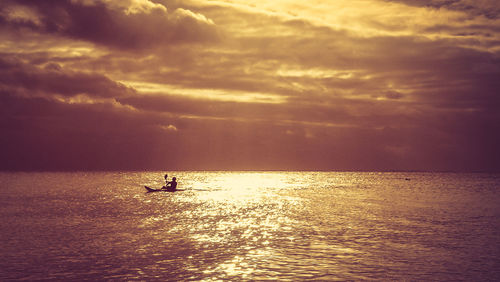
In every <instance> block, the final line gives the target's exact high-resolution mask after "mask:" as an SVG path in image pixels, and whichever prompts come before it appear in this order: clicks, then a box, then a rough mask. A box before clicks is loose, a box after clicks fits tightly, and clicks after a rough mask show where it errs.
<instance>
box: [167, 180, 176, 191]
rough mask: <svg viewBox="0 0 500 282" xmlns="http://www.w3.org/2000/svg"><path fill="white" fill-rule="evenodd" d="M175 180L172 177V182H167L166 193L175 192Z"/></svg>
mask: <svg viewBox="0 0 500 282" xmlns="http://www.w3.org/2000/svg"><path fill="white" fill-rule="evenodd" d="M176 180H177V178H175V177H172V181H170V182H168V184H167V187H166V189H167V190H168V191H175V190H177V181H176Z"/></svg>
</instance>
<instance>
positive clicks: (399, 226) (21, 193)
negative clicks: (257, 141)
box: [0, 172, 500, 281]
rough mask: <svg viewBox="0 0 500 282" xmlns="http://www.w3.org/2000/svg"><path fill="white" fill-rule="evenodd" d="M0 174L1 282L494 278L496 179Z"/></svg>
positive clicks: (499, 179) (497, 265) (499, 191)
mask: <svg viewBox="0 0 500 282" xmlns="http://www.w3.org/2000/svg"><path fill="white" fill-rule="evenodd" d="M169 174H170V176H176V177H177V178H178V181H179V186H178V188H179V189H185V191H179V192H175V193H169V192H156V193H145V191H146V190H145V189H144V188H143V186H144V185H148V186H153V187H160V186H161V185H162V180H163V179H162V177H163V173H162V172H136V173H134V172H116V173H109V172H106V173H104V172H102V173H0V235H1V240H0V250H1V256H0V280H18V279H19V280H39V279H53V280H82V279H89V280H96V279H97V280H106V279H116V280H135V279H138V280H139V279H140V280H149V281H151V280H218V279H228V280H261V279H289V280H304V279H315V280H317V279H322V280H468V281H481V280H483V281H486V280H498V279H499V278H500V259H499V257H500V256H499V255H500V249H499V246H500V220H499V218H500V217H499V215H500V204H499V203H500V197H499V195H500V175H498V174H451V173H339V172H171V173H169Z"/></svg>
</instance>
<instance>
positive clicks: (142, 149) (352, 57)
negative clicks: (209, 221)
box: [0, 0, 500, 171]
mask: <svg viewBox="0 0 500 282" xmlns="http://www.w3.org/2000/svg"><path fill="white" fill-rule="evenodd" d="M0 115H1V119H0V125H1V127H0V128H1V131H2V134H1V136H0V146H1V147H0V159H1V160H2V162H1V166H0V169H2V170H101V169H104V170H122V169H126V170H128V169H131V170H146V169H158V170H174V169H175V170H219V169H224V170H249V169H250V170H251V169H257V170H268V169H273V170H290V169H293V170H378V171H380V170H438V171H500V148H499V145H500V4H499V3H498V0H385V1H384V0H330V1H326V0H324V1H319V0H277V1H263V0H262V1H261V0H256V1H246V0H213V1H211V0H206V1H202V0H183V1H169V0H164V1H163V0H157V1H152V0H151V1H148V0H127V1H123V0H120V1H118V0H102V1H98V0H43V1H40V0H14V1H9V0H2V1H1V2H0Z"/></svg>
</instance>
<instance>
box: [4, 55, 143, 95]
mask: <svg viewBox="0 0 500 282" xmlns="http://www.w3.org/2000/svg"><path fill="white" fill-rule="evenodd" d="M0 89H2V90H3V91H9V92H10V93H14V94H17V95H22V96H45V97H51V96H66V97H71V96H77V95H85V96H88V97H94V98H114V97H120V96H123V95H127V94H130V93H133V92H134V90H133V89H131V88H128V87H126V86H124V85H123V84H120V83H117V82H114V81H112V80H111V79H109V78H107V77H106V76H104V75H101V74H96V73H88V72H78V71H73V70H68V69H65V68H62V67H61V66H60V65H58V64H55V63H46V64H43V65H40V66H37V65H32V64H27V63H24V62H22V61H21V60H19V59H17V58H15V57H7V56H6V57H5V58H3V59H2V58H0Z"/></svg>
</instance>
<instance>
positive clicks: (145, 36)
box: [0, 0, 217, 49]
mask: <svg viewBox="0 0 500 282" xmlns="http://www.w3.org/2000/svg"><path fill="white" fill-rule="evenodd" d="M136 2H139V3H140V2H145V3H147V4H148V5H149V6H145V4H144V5H143V6H138V7H137V8H135V9H134V6H130V7H129V8H128V9H127V7H126V4H127V3H129V1H125V2H121V1H120V2H103V1H90V2H89V1H70V0H47V1H37V0H20V1H10V0H7V1H4V2H3V3H2V4H1V5H0V23H1V24H2V25H6V26H8V27H10V28H12V29H16V30H18V31H22V30H23V29H29V30H32V31H34V32H38V33H42V34H43V33H46V34H56V35H62V36H67V37H71V38H75V39H82V40H87V41H90V42H94V43H97V44H103V45H107V46H112V47H116V48H120V49H143V48H152V47H157V46H159V45H162V44H175V43H183V42H191V43H192V42H207V41H212V40H214V39H215V38H216V37H217V32H216V30H215V25H214V24H213V23H212V22H211V21H210V20H209V19H207V18H205V17H204V16H202V15H199V14H194V13H192V12H190V11H188V10H184V9H180V8H179V9H177V10H175V11H173V12H170V11H167V8H165V7H164V6H162V5H159V4H156V5H155V4H153V3H152V2H149V1H147V0H144V1H136ZM118 3H121V4H123V6H120V5H118V6H116V5H117V4H118ZM113 5H115V6H113Z"/></svg>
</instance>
